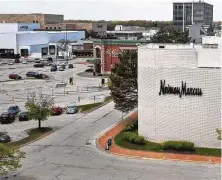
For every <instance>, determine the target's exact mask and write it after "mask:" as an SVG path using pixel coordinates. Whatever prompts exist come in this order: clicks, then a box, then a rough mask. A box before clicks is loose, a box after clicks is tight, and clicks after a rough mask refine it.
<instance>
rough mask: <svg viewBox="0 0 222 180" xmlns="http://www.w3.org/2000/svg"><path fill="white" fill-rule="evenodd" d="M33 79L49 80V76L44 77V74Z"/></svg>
mask: <svg viewBox="0 0 222 180" xmlns="http://www.w3.org/2000/svg"><path fill="white" fill-rule="evenodd" d="M35 78H36V79H47V78H49V76H48V75H46V74H37V75H36V76H35Z"/></svg>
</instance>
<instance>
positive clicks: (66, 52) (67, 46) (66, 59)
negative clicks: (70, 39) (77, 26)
mask: <svg viewBox="0 0 222 180" xmlns="http://www.w3.org/2000/svg"><path fill="white" fill-rule="evenodd" d="M65 27H66V42H65V48H66V62H67V64H68V46H67V24H66V25H65Z"/></svg>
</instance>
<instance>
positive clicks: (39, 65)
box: [33, 63, 44, 68]
mask: <svg viewBox="0 0 222 180" xmlns="http://www.w3.org/2000/svg"><path fill="white" fill-rule="evenodd" d="M33 66H34V67H36V68H43V67H44V64H43V63H38V64H34V65H33Z"/></svg>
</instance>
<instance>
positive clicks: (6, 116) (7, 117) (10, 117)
mask: <svg viewBox="0 0 222 180" xmlns="http://www.w3.org/2000/svg"><path fill="white" fill-rule="evenodd" d="M14 120H15V115H14V114H11V113H9V112H4V113H2V114H1V116H0V121H1V124H7V123H12V122H13V121H14Z"/></svg>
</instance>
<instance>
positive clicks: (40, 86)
mask: <svg viewBox="0 0 222 180" xmlns="http://www.w3.org/2000/svg"><path fill="white" fill-rule="evenodd" d="M82 62H85V59H74V60H70V61H69V64H73V66H74V68H73V69H69V68H68V67H66V69H65V71H55V72H51V71H50V66H45V67H44V68H35V67H33V65H34V64H35V63H34V62H28V64H21V63H18V64H14V65H8V64H3V65H1V66H0V82H1V83H0V103H1V106H0V113H3V112H6V111H7V108H8V107H9V106H12V105H18V106H19V108H20V109H21V111H25V106H24V105H25V102H26V100H27V96H28V94H29V93H32V92H41V93H43V94H47V95H51V96H53V97H54V101H55V104H56V105H58V106H61V107H65V106H66V105H67V104H68V103H70V102H76V103H77V104H78V105H82V104H89V103H94V102H101V101H103V100H104V98H105V96H108V95H109V90H107V89H102V88H101V87H100V85H101V79H100V78H93V79H92V78H86V77H81V76H78V75H76V74H78V73H80V72H83V71H85V70H86V69H87V68H88V67H87V65H86V64H84V63H82ZM28 71H36V72H38V73H43V74H46V75H48V76H49V79H47V80H44V79H35V78H34V79H32V78H27V77H26V73H27V72H28ZM12 73H15V74H18V75H20V76H21V77H22V79H21V80H9V78H8V76H9V74H12ZM71 77H72V78H73V80H74V84H73V85H69V78H71ZM61 83H67V85H66V87H56V85H57V84H61ZM79 116H81V114H80V113H79V114H74V115H72V114H70V115H68V114H64V113H63V114H62V115H60V116H51V117H49V120H47V121H45V122H43V126H51V127H54V128H59V127H61V126H63V125H65V124H67V123H69V122H70V121H73V120H75V119H76V118H78V117H79ZM34 127H37V121H28V122H18V121H17V120H16V121H15V122H14V123H12V124H4V125H3V124H1V125H0V128H1V129H0V131H1V132H2V131H5V132H8V134H9V135H10V136H11V137H12V140H13V141H15V140H19V139H21V138H23V137H24V136H26V133H24V130H26V129H30V128H34Z"/></svg>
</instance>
